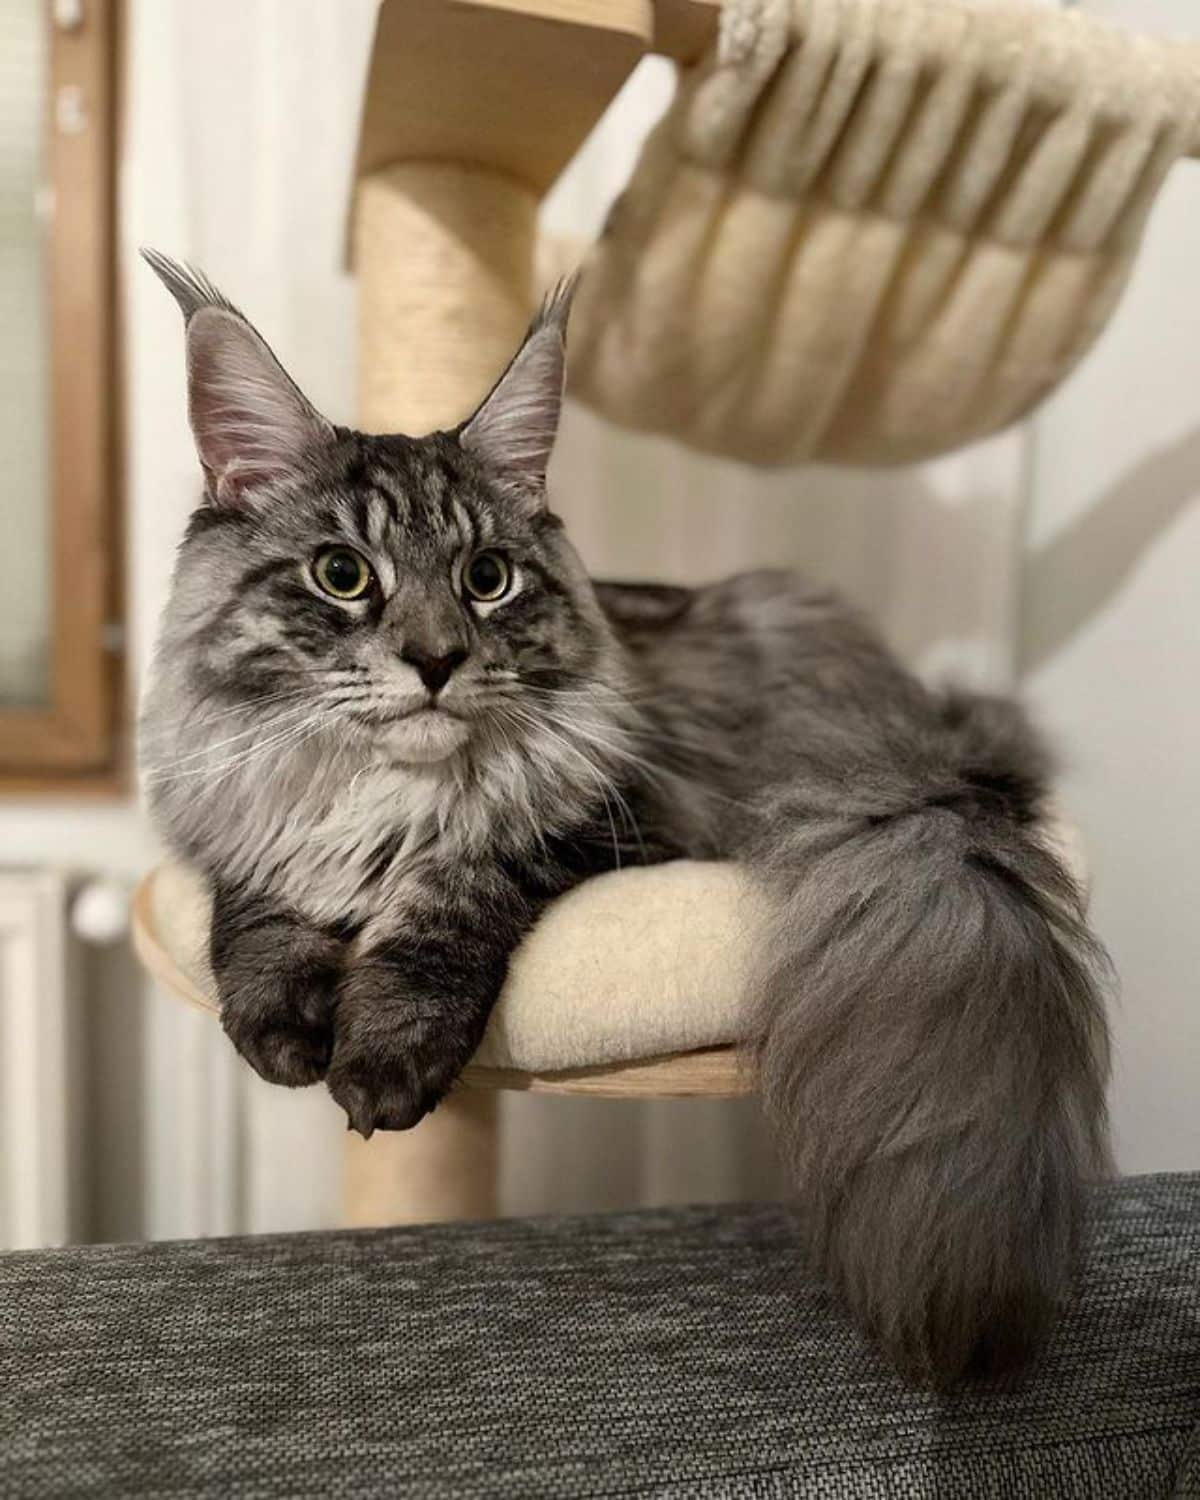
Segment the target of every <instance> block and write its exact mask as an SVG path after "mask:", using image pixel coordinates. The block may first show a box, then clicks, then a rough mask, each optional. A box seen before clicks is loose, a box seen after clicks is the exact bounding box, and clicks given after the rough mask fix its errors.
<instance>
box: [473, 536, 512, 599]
mask: <svg viewBox="0 0 1200 1500" xmlns="http://www.w3.org/2000/svg"><path fill="white" fill-rule="evenodd" d="M463 587H464V588H465V589H466V591H467V593H468V594H470V596H471V598H472V599H478V600H479V602H480V603H481V604H494V603H495V602H496V600H497V599H503V598H504V596H505V594H507V593H508V591H509V589H510V588H511V587H512V569H511V568H510V567H509V565H508V559H507V558H506V557H505V556H504V554H503V553H502V552H494V551H492V550H490V549H488V550H486V551H484V552H477V553H476V554H475V556H474V557H473V558H472V559H471V561H470V562H469V563H468V564H467V566H466V567H465V568H464V569H463Z"/></svg>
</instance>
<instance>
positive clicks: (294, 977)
mask: <svg viewBox="0 0 1200 1500" xmlns="http://www.w3.org/2000/svg"><path fill="white" fill-rule="evenodd" d="M218 989H219V992H220V998H221V1025H222V1026H223V1027H224V1028H225V1031H226V1034H227V1035H228V1036H229V1039H230V1040H231V1041H232V1042H233V1045H234V1046H235V1047H236V1048H237V1050H238V1051H239V1052H240V1053H241V1055H242V1056H243V1057H244V1058H245V1059H246V1061H247V1062H248V1063H249V1064H250V1066H251V1067H252V1068H253V1069H254V1071H255V1072H256V1073H258V1074H259V1075H260V1076H261V1077H263V1078H265V1079H266V1080H267V1082H268V1083H282V1084H286V1085H287V1086H288V1087H289V1088H299V1087H301V1086H303V1085H305V1084H309V1083H317V1082H318V1081H319V1080H320V1079H322V1078H324V1076H325V1073H326V1070H327V1069H328V1067H329V1059H330V1056H331V1055H332V1053H333V1007H334V992H333V984H332V982H331V978H330V976H329V975H328V974H325V973H320V972H318V973H316V974H304V973H300V972H295V971H293V972H286V973H271V972H269V971H267V972H262V973H258V974H249V975H247V974H240V975H238V976H237V978H236V980H232V979H230V978H225V979H223V980H222V981H220V982H219V984H218Z"/></svg>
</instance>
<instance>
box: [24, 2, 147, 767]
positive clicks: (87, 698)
mask: <svg viewBox="0 0 1200 1500" xmlns="http://www.w3.org/2000/svg"><path fill="white" fill-rule="evenodd" d="M117 5H118V0H81V3H79V4H78V5H75V6H63V5H59V4H55V3H52V0H44V9H45V25H46V26H47V28H48V53H47V56H48V62H49V67H48V70H47V85H48V86H47V90H46V100H45V131H46V142H47V162H48V168H49V170H48V180H49V183H50V186H51V190H52V195H53V196H52V204H53V207H52V219H51V226H50V233H49V236H48V255H47V266H46V275H47V279H48V303H49V339H50V421H49V431H50V442H51V450H52V451H51V456H50V457H51V462H50V474H51V482H50V507H51V526H50V538H51V541H50V561H49V576H50V588H51V594H50V651H49V662H50V672H49V682H48V694H47V703H46V706H45V707H42V706H40V705H39V706H37V707H30V708H25V707H18V706H9V705H0V792H6V793H25V792H29V791H54V792H70V791H71V790H75V791H79V792H86V793H91V794H96V793H104V792H108V791H113V792H115V791H116V790H118V789H119V786H120V784H121V779H122V778H121V774H120V764H119V746H118V737H117V730H118V713H117V710H118V705H119V701H120V693H121V676H122V674H121V650H120V647H121V629H120V614H119V585H120V576H119V574H120V568H119V547H120V528H119V525H118V507H117V484H116V477H117V415H118V411H117V378H116V376H117V368H116V357H115V354H116V351H115V324H116V309H115V303H116V297H115V274H114V260H115V257H114V240H115V234H114V231H115V202H114V199H115V191H114V184H115V176H116V171H115V165H116V139H117V131H116V74H117V69H116V56H117V19H118V18H117Z"/></svg>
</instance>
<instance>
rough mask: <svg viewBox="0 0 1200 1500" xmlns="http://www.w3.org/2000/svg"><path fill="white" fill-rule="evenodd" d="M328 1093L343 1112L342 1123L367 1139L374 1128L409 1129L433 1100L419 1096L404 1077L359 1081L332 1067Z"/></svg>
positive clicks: (427, 1110)
mask: <svg viewBox="0 0 1200 1500" xmlns="http://www.w3.org/2000/svg"><path fill="white" fill-rule="evenodd" d="M326 1081H327V1083H328V1085H329V1092H330V1093H331V1094H332V1095H333V1097H334V1100H335V1102H336V1103H338V1104H340V1105H341V1107H342V1108H343V1109H344V1110H345V1111H346V1124H347V1127H348V1128H349V1129H350V1130H357V1131H358V1133H359V1135H361V1136H362V1138H363V1140H364V1141H369V1140H370V1139H371V1137H372V1136H373V1135H374V1134H375V1132H376V1131H377V1130H411V1129H412V1127H413V1126H414V1125H416V1124H419V1122H420V1121H421V1120H423V1119H424V1118H425V1116H426V1115H427V1114H428V1113H429V1111H430V1110H431V1109H432V1108H433V1106H434V1105H435V1104H436V1103H437V1098H436V1097H435V1096H432V1095H429V1096H423V1095H422V1094H421V1092H420V1090H419V1089H416V1088H414V1087H413V1086H412V1085H411V1083H409V1082H408V1081H407V1080H406V1081H404V1082H402V1083H397V1081H396V1080H395V1079H382V1080H381V1079H378V1078H375V1079H370V1080H367V1081H362V1082H359V1081H357V1080H356V1078H355V1076H354V1074H353V1073H352V1072H350V1071H349V1070H346V1071H338V1070H334V1071H333V1072H331V1073H330V1075H329V1077H328V1078H327V1080H326Z"/></svg>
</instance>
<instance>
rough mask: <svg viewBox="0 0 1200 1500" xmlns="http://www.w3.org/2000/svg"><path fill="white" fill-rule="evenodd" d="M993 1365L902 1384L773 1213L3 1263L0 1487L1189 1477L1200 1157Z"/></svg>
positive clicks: (983, 1485) (315, 1487) (792, 1491)
mask: <svg viewBox="0 0 1200 1500" xmlns="http://www.w3.org/2000/svg"><path fill="white" fill-rule="evenodd" d="M1095 1201H1096V1221H1097V1223H1096V1234H1095V1243H1094V1248H1093V1251H1092V1254H1091V1258H1090V1262H1089V1265H1088V1268H1087V1272H1086V1276H1085V1278H1084V1283H1083V1287H1082V1290H1081V1295H1080V1297H1079V1299H1078V1301H1077V1303H1076V1305H1075V1307H1074V1308H1073V1309H1072V1311H1071V1312H1070V1313H1069V1315H1068V1316H1067V1318H1066V1320H1065V1321H1064V1323H1063V1325H1062V1327H1061V1329H1060V1331H1059V1333H1058V1335H1057V1337H1056V1339H1055V1341H1054V1343H1053V1345H1052V1347H1050V1348H1049V1349H1048V1350H1047V1351H1046V1353H1045V1355H1044V1357H1043V1358H1042V1360H1041V1361H1040V1363H1039V1365H1038V1367H1037V1368H1036V1369H1035V1370H1034V1371H1033V1372H1032V1373H1031V1375H1030V1376H1029V1377H1028V1378H1027V1379H1026V1380H1025V1382H1024V1383H1023V1384H1022V1385H1021V1387H1020V1388H1019V1389H1015V1390H1012V1391H1009V1392H1005V1393H997V1392H988V1391H978V1390H977V1391H969V1392H965V1393H963V1394H960V1395H957V1396H955V1397H952V1398H939V1397H935V1396H932V1395H928V1394H921V1393H918V1392H913V1391H910V1390H906V1389H905V1388H904V1387H902V1386H901V1385H900V1384H899V1383H898V1382H897V1381H896V1380H895V1379H894V1378H893V1377H892V1376H891V1375H890V1374H889V1372H888V1371H887V1370H886V1369H884V1368H883V1367H882V1366H881V1365H880V1363H879V1362H878V1361H877V1360H876V1358H875V1357H874V1356H873V1355H872V1354H871V1352H870V1351H869V1350H868V1349H866V1348H865V1347H863V1345H862V1344H861V1343H860V1341H859V1340H858V1339H857V1338H856V1337H855V1335H854V1334H853V1332H852V1331H851V1330H850V1329H849V1328H848V1327H847V1326H846V1324H845V1323H844V1322H843V1320H842V1319H841V1317H840V1316H839V1315H838V1313H837V1311H836V1309H835V1308H833V1307H832V1306H831V1304H830V1302H829V1300H828V1298H827V1297H826V1295H825V1294H824V1293H823V1292H822V1291H821V1290H820V1289H819V1288H817V1287H816V1286H814V1285H812V1284H810V1283H807V1282H805V1281H803V1280H802V1279H800V1278H799V1277H798V1276H797V1273H796V1271H795V1262H794V1255H793V1251H792V1247H791V1243H790V1240H789V1233H788V1224H787V1216H786V1214H785V1213H784V1211H782V1210H781V1209H779V1208H777V1207H747V1208H719V1209H713V1208H703V1209H688V1210H683V1211H663V1212H652V1213H638V1214H622V1215H616V1216H609V1217H592V1218H574V1219H543V1220H534V1221H527V1220H503V1221H500V1222H497V1223H492V1224H482V1225H461V1226H450V1227H436V1228H426V1229H399V1230H388V1231H379V1232H373V1233H339V1234H314V1235H294V1236H287V1237H277V1238H265V1239H242V1240H224V1241H208V1242H198V1243H181V1244H156V1245H119V1246H106V1247H89V1248H79V1249H69V1250H60V1251H51V1252H46V1253H32V1254H25V1253H21V1254H10V1255H7V1256H3V1257H0V1495H3V1496H4V1497H6V1500H7V1497H13V1496H26V1495H28V1496H43V1495H52V1496H72V1495H88V1496H119V1495H133V1494H138V1495H170V1496H193V1495H222V1496H225V1495H228V1496H251V1495H253V1496H274V1495H287V1496H302V1495H322V1496H326V1495H328V1496H389V1497H392V1496H398V1497H410V1496H411V1497H421V1500H425V1497H429V1500H438V1497H443V1496H485V1495H486V1496H520V1497H527V1496H530V1497H532V1496H548V1497H555V1500H560V1497H578V1496H602V1495H604V1496H614V1495H642V1494H648V1495H663V1496H677V1497H689V1500H690V1497H726V1496H728V1497H734V1496H739V1497H740V1496H745V1497H751V1496H754V1497H766V1496H784V1495H796V1496H813V1497H841V1496H848V1497H849V1496H852V1497H858V1496H863V1497H876V1496H878V1497H884V1496H886V1497H889V1500H908V1497H938V1500H943V1497H944V1500H960V1497H961V1500H974V1497H977V1496H987V1497H995V1500H1007V1497H1014V1500H1015V1497H1020V1500H1026V1497H1027V1500H1059V1497H1077V1496H1079V1497H1082V1496H1089V1497H1090V1496H1105V1497H1108V1496H1112V1497H1118V1500H1134V1497H1142V1496H1145V1497H1160V1496H1161V1497H1166V1496H1173V1497H1181V1496H1188V1495H1196V1496H1200V1176H1194V1177H1150V1178H1140V1179H1132V1180H1129V1181H1126V1182H1124V1183H1122V1184H1120V1185H1117V1186H1114V1187H1112V1188H1108V1189H1105V1190H1103V1191H1102V1192H1100V1193H1098V1194H1097V1195H1096V1200H1095Z"/></svg>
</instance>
